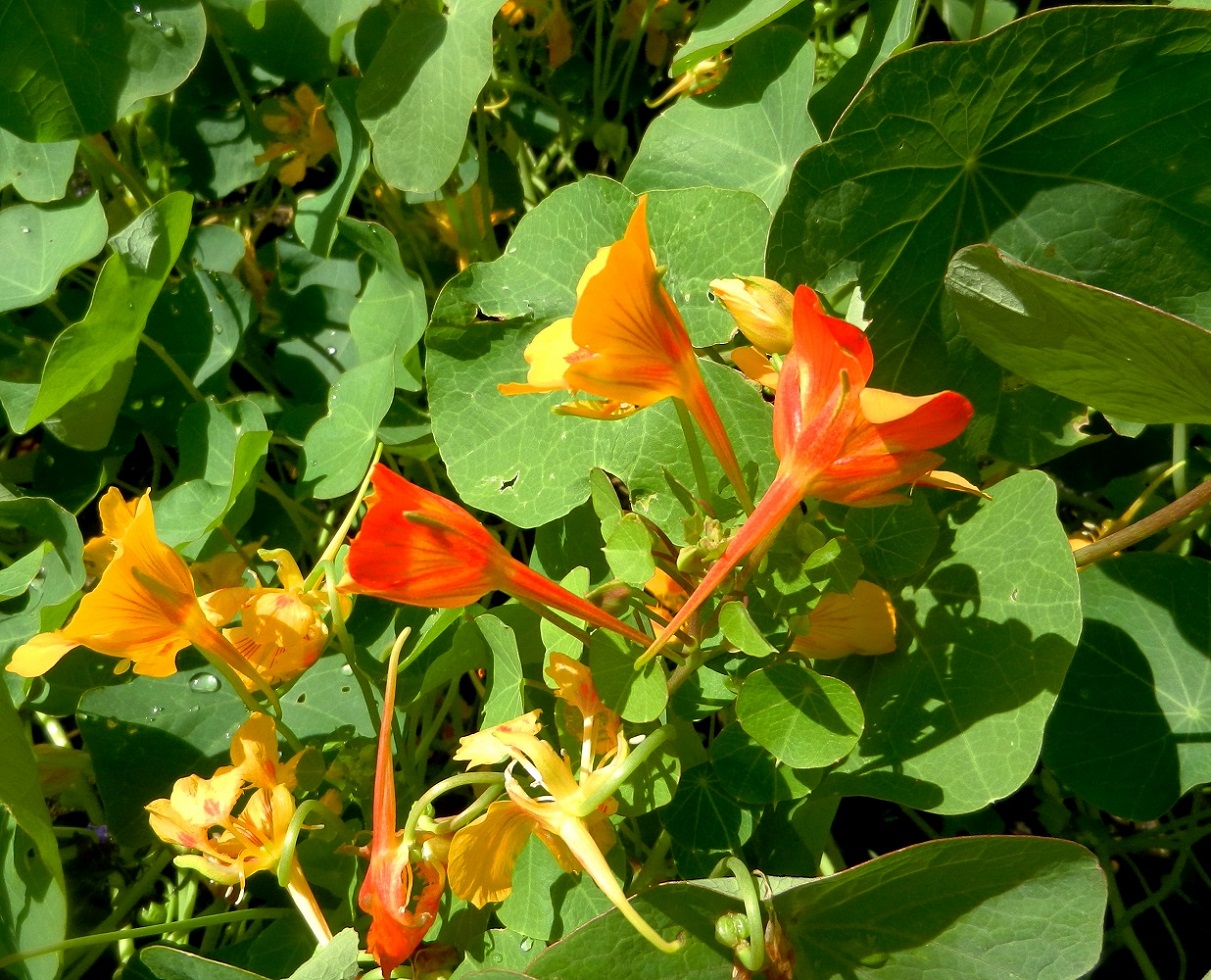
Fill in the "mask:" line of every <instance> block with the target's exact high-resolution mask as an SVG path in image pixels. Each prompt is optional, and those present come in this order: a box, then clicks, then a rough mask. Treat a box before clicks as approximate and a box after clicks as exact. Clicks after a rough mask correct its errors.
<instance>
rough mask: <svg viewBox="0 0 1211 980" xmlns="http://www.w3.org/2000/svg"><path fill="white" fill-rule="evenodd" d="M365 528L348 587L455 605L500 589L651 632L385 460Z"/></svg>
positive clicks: (414, 602) (350, 560)
mask: <svg viewBox="0 0 1211 980" xmlns="http://www.w3.org/2000/svg"><path fill="white" fill-rule="evenodd" d="M373 482H374V493H373V494H372V495H371V496H370V497H369V498H368V499H367V504H368V506H369V509H368V510H367V512H366V516H365V517H364V518H363V519H362V526H361V530H360V532H359V533H358V535H357V537H355V538H354V539H353V541H352V543H351V544H350V546H349V555H348V557H347V558H346V561H345V570H346V576H345V579H344V580H343V581H342V582H341V585H340V588H341V590H342V591H344V592H354V593H363V594H366V595H375V596H379V597H380V598H383V599H390V600H391V601H392V602H402V603H404V604H405V605H410V606H432V607H437V608H450V609H456V608H458V607H460V606H466V605H470V604H471V603H473V602H476V601H477V600H479V599H480V598H482V597H483V596H484V595H486V594H487V593H489V592H492V591H494V590H497V589H499V590H500V591H501V592H507V593H508V594H509V595H511V596H515V597H516V598H518V599H523V600H528V601H530V602H534V603H539V604H541V605H543V606H549V607H552V608H555V609H559V610H561V611H563V612H565V613H567V614H568V615H570V616H575V617H576V618H578V619H583V620H586V621H587V622H590V623H592V624H593V625H594V626H602V627H605V628H606V629H609V630H613V631H614V632H615V633H618V634H620V635H622V636H625V637H626V638H627V639H629V640H631V641H632V642H635V643H639V644H646V643H647V642H648V637H646V636H645V635H644V634H643V633H640V632H639V630H637V629H635V628H634V627H633V626H628V625H627V624H626V623H623V622H621V621H620V620H618V619H616V618H615V617H613V616H611V615H610V614H609V613H607V612H606V611H605V610H603V609H600V608H598V607H597V606H595V605H593V604H592V603H591V602H588V601H586V600H585V599H582V598H581V597H580V596H578V595H573V594H572V593H571V592H569V591H568V590H567V589H565V588H564V587H563V586H561V585H557V584H556V583H555V582H552V581H551V580H550V579H548V578H546V577H544V576H542V575H540V574H538V572H536V571H534V570H533V569H532V568H529V567H527V566H526V565H523V564H522V563H521V562H519V561H518V560H517V559H516V558H514V557H513V556H512V555H510V554H509V553H508V552H507V551H506V550H505V549H504V546H503V545H501V543H500V542H499V541H497V540H496V539H495V538H494V537H492V535H491V534H489V533H488V530H487V528H485V527H484V526H483V525H482V524H480V523H479V521H477V520H476V519H475V518H474V517H472V516H471V515H470V514H468V513H467V512H466V511H465V510H463V509H462V508H461V507H459V506H458V505H457V504H455V503H453V502H451V501H449V500H446V499H445V498H444V497H440V496H438V495H437V494H435V493H430V492H429V491H428V490H424V489H422V488H420V487H418V486H416V485H415V484H414V483H410V482H409V481H408V480H405V479H404V478H403V477H402V476H399V475H398V474H396V473H393V472H392V471H391V470H389V469H388V468H387V467H385V466H383V465H382V464H381V463H380V464H378V465H377V466H375V468H374V476H373Z"/></svg>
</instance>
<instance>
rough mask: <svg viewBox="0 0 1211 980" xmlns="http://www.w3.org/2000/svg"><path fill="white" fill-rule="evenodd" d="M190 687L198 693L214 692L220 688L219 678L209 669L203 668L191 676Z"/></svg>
mask: <svg viewBox="0 0 1211 980" xmlns="http://www.w3.org/2000/svg"><path fill="white" fill-rule="evenodd" d="M189 689H190V690H191V691H196V692H197V693H198V694H213V693H214V692H215V691H217V690H218V689H219V679H218V678H217V677H215V676H214V674H212V673H210V671H208V670H203V671H201V672H199V673H197V674H194V675H193V676H192V677H191V678H189Z"/></svg>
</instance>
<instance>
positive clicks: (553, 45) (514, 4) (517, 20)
mask: <svg viewBox="0 0 1211 980" xmlns="http://www.w3.org/2000/svg"><path fill="white" fill-rule="evenodd" d="M500 15H501V17H503V18H504V19H505V20H506V21H508V22H509V24H511V25H512V26H513V27H517V28H521V33H522V34H524V35H525V36H526V37H536V36H537V35H539V34H545V35H546V36H547V59H548V60H549V61H550V63H551V67H552V68H558V67H559V66H560V65H562V64H563V63H564V62H565V61H567V60H568V59H569V58H571V57H572V21H571V20H569V19H568V15H567V13H565V11H564V9H563V4H562V3H561V2H560V0H505V3H504V5H503V6H502V7H501V8H500ZM527 17H529V18H532V19H533V22H534V23H533V26H532V27H529V28H522V24H524V23H525V20H526V18H527Z"/></svg>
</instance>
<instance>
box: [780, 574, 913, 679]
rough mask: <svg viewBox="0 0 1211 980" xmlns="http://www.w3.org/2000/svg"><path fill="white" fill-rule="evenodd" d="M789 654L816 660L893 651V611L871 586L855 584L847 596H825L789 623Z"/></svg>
mask: <svg viewBox="0 0 1211 980" xmlns="http://www.w3.org/2000/svg"><path fill="white" fill-rule="evenodd" d="M791 630H792V632H795V633H799V634H800V635H799V636H796V637H795V638H794V640H792V641H791V647H790V648H791V651H792V652H793V653H797V654H800V655H801V656H804V657H811V658H813V659H816V660H835V659H837V658H839V657H847V656H849V655H850V654H851V653H857V654H862V655H864V656H873V655H875V654H879V653H892V652H893V651H894V650H895V649H896V610H895V607H894V606H893V605H892V604H891V596H889V595H888V594H887V593H886V592H885V591H884V590H883V589H881V588H879V586H877V585H875V584H874V583H873V582H866V581H858V582H856V583H854V590H853V592H850V593H841V592H829V593H826V594H825V595H824V596H822V597H821V599H820V601H819V602H818V603H817V604H816V608H815V609H813V610H812V611H811V612H809V613H808V614H807V615H806V616H801V617H797V618H796V619H794V620H792V621H791Z"/></svg>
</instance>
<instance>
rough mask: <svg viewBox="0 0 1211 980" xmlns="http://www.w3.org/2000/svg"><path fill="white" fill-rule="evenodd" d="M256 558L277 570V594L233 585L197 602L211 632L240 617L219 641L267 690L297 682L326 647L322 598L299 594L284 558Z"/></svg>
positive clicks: (291, 564) (298, 580) (291, 565)
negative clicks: (226, 642) (225, 641)
mask: <svg viewBox="0 0 1211 980" xmlns="http://www.w3.org/2000/svg"><path fill="white" fill-rule="evenodd" d="M257 553H258V554H259V555H260V556H261V558H263V559H265V560H266V561H272V562H273V563H274V564H275V565H277V568H278V580H279V581H280V582H281V583H282V587H281V588H270V587H267V586H260V587H257V588H249V587H248V586H244V585H237V586H232V587H229V588H224V589H217V590H216V591H214V592H211V593H209V594H208V595H205V596H203V597H202V600H201V601H202V607H203V609H204V610H205V611H206V615H207V617H208V618H209V619H210V621H211V622H212V623H214V624H215V625H216V626H222V625H223V624H224V623H229V622H231V621H232V620H233V619H235V618H236V616H239V617H240V625H238V626H231V627H228V628H227V629H225V630H223V635H224V636H225V637H227V639H228V640H229V641H230V642H231V645H232V646H233V647H234V648H235V649H236V651H237V652H238V653H239V654H240V656H241V657H243V658H244V659H245V660H247V661H248V663H249V664H251V665H252V667H253V668H254V669H255V670H256V672H257V673H258V674H260V675H261V677H262V678H263V679H264V680H265V682H266V683H268V684H271V685H272V684H279V683H281V682H282V681H287V680H291V679H292V678H294V677H297V676H298V675H299V674H301V673H302V672H303V671H304V670H306V669H307V668H308V667H310V666H311V665H312V664H313V663H315V662H316V660H318V659H319V656H320V654H321V653H322V652H323V651H324V647H325V646H327V644H328V627H327V626H326V625H325V624H324V615H325V614H326V613H327V612H328V597H327V595H325V594H324V593H321V592H308V591H307V590H306V589H305V587H304V584H303V574H302V572H300V571H299V567H298V565H297V564H296V563H295V560H294V558H293V556H292V555H291V554H290V553H289V552H287V551H283V550H282V549H280V548H275V549H272V550H264V549H262V550H260V551H259V552H257Z"/></svg>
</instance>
